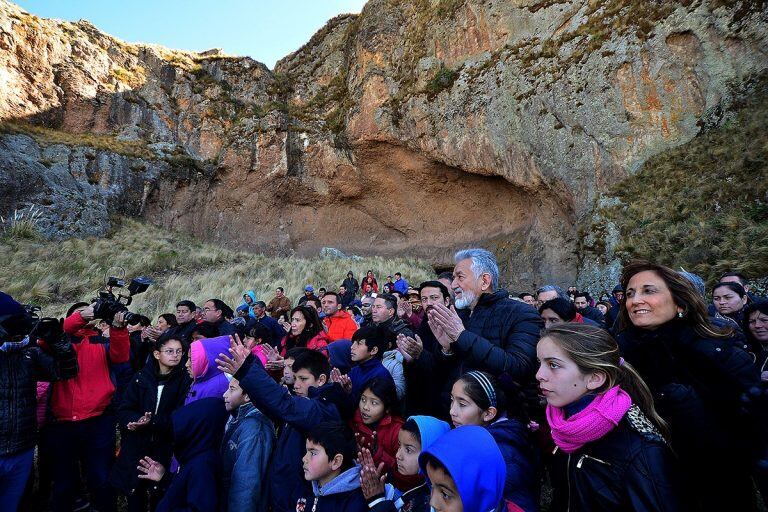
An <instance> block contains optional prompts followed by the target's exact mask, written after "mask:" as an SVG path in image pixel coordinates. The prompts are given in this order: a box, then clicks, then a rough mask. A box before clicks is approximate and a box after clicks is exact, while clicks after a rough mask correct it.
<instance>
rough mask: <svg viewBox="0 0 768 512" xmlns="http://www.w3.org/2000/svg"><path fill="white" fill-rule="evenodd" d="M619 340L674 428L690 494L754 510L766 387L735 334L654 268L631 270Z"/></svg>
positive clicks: (709, 504)
mask: <svg viewBox="0 0 768 512" xmlns="http://www.w3.org/2000/svg"><path fill="white" fill-rule="evenodd" d="M621 284H622V287H623V288H624V290H625V298H624V302H623V303H622V304H621V311H620V312H619V319H618V324H619V328H618V331H619V334H618V336H617V339H618V342H619V346H620V348H621V352H622V355H623V357H624V358H625V359H626V360H627V361H628V362H630V363H631V364H632V365H633V366H634V367H635V368H636V369H637V371H638V372H639V373H640V375H641V376H642V377H643V379H644V380H645V382H646V383H647V384H648V387H649V388H650V390H651V392H652V394H653V397H654V399H655V403H656V407H657V409H658V411H659V414H660V415H661V417H662V418H664V420H665V421H666V422H667V423H668V424H669V427H670V432H671V443H672V446H673V447H674V449H675V452H676V453H677V454H678V456H679V457H680V461H681V465H682V469H683V475H684V478H685V479H686V488H687V490H688V493H689V494H690V495H691V496H695V497H696V498H697V499H698V507H697V509H700V510H744V511H749V510H754V509H755V500H754V492H753V489H752V482H751V477H750V471H751V469H752V467H753V464H754V462H755V458H756V457H757V456H758V454H759V452H760V451H761V450H762V443H763V440H762V438H763V436H764V433H765V432H766V428H767V427H766V425H765V415H764V411H763V409H764V408H765V405H764V404H759V403H753V402H744V401H743V398H744V397H745V396H749V394H750V393H751V392H752V391H753V390H754V389H756V388H757V387H758V386H759V385H760V375H759V373H758V371H757V369H756V368H755V366H754V364H753V359H752V357H751V356H750V355H749V354H748V353H747V352H745V351H744V350H742V349H741V348H740V347H739V346H738V345H737V344H736V343H734V342H735V338H734V336H733V331H732V330H731V329H728V328H726V329H722V328H718V327H716V326H714V325H713V324H712V322H711V320H710V318H709V316H708V314H707V306H706V304H705V303H704V300H703V298H702V297H701V295H700V294H699V293H698V292H697V291H696V290H695V288H694V287H693V285H691V283H690V282H689V281H688V280H687V279H685V278H684V277H683V276H681V275H679V274H678V273H677V272H675V271H674V270H672V269H670V268H668V267H665V266H663V265H656V264H654V263H650V262H647V261H636V262H632V263H630V264H629V265H627V266H626V267H625V268H624V272H623V274H622V277H621Z"/></svg>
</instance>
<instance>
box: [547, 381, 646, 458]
mask: <svg viewBox="0 0 768 512" xmlns="http://www.w3.org/2000/svg"><path fill="white" fill-rule="evenodd" d="M631 406H632V399H631V398H630V396H629V395H628V394H627V393H626V392H624V391H623V390H622V389H621V388H620V387H619V386H614V387H612V388H611V389H609V390H608V391H606V392H605V393H601V394H599V395H597V396H596V397H595V398H594V400H592V402H591V403H590V404H589V405H588V406H587V407H586V408H584V409H583V410H582V411H580V412H578V413H576V414H574V415H573V416H571V417H570V418H568V419H566V418H565V412H564V411H563V409H561V408H559V407H553V406H551V405H547V422H548V423H549V426H550V428H551V429H552V439H553V440H554V441H555V444H556V445H557V446H559V447H560V449H561V450H563V451H564V452H566V453H573V452H575V451H576V450H578V449H579V448H581V447H582V446H584V445H585V444H587V443H590V442H592V441H596V440H597V439H600V438H601V437H603V436H604V435H606V434H607V433H608V432H610V431H611V430H613V429H614V428H615V427H616V425H618V424H619V422H620V421H621V419H622V418H623V417H624V415H625V414H627V411H628V410H629V408H630V407H631Z"/></svg>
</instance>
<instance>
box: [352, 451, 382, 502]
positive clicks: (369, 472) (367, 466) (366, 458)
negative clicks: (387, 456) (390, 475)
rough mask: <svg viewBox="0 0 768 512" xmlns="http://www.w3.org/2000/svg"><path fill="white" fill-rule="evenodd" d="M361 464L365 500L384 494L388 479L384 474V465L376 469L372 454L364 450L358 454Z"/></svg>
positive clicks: (361, 479) (361, 482)
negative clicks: (385, 483)
mask: <svg viewBox="0 0 768 512" xmlns="http://www.w3.org/2000/svg"><path fill="white" fill-rule="evenodd" d="M357 456H358V459H359V462H360V466H361V467H360V489H361V490H362V491H363V495H364V496H365V499H367V500H368V499H371V498H373V497H374V496H378V495H380V494H384V482H385V480H386V479H387V476H386V474H385V473H384V463H383V462H382V463H381V464H379V466H378V467H376V463H375V462H373V457H372V456H371V452H370V451H369V450H368V449H367V448H363V449H362V450H360V452H359V453H358V454H357Z"/></svg>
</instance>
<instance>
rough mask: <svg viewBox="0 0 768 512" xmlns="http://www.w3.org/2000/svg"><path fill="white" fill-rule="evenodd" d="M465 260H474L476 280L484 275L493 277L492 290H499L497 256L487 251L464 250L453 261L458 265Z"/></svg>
mask: <svg viewBox="0 0 768 512" xmlns="http://www.w3.org/2000/svg"><path fill="white" fill-rule="evenodd" d="M464 260H472V273H473V274H474V275H475V278H479V277H480V276H481V275H483V274H488V275H490V276H491V290H493V291H496V290H498V288H499V265H498V263H496V256H494V255H493V253H492V252H490V251H486V250H485V249H480V248H475V249H464V250H463V251H459V252H457V253H456V254H455V255H454V256H453V261H454V262H456V263H458V262H460V261H464Z"/></svg>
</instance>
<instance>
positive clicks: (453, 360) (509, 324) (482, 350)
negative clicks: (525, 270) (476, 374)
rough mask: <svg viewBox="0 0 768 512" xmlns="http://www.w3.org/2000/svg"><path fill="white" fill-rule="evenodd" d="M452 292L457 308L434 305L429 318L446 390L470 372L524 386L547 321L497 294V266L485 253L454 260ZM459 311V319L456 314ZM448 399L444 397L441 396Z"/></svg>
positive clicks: (473, 251) (532, 372)
mask: <svg viewBox="0 0 768 512" xmlns="http://www.w3.org/2000/svg"><path fill="white" fill-rule="evenodd" d="M454 261H455V262H456V266H455V268H454V270H453V282H452V283H451V287H452V288H453V291H454V293H455V296H456V301H455V305H456V306H455V308H454V307H453V306H452V307H451V308H450V309H449V308H448V307H446V306H444V305H443V304H435V305H434V307H432V308H430V310H429V312H428V314H427V319H428V322H429V327H430V329H431V330H432V332H433V334H434V335H435V338H436V339H437V341H438V343H439V346H438V347H437V350H436V351H435V357H436V359H437V361H436V362H437V363H438V365H440V366H441V367H442V371H439V372H437V373H438V374H442V375H444V376H445V377H446V378H447V380H446V382H444V384H445V386H447V388H446V387H445V386H444V388H443V389H448V390H450V387H451V386H452V385H453V382H454V381H455V380H456V379H457V378H458V377H460V376H461V375H463V374H464V373H466V372H467V371H470V370H483V371H486V372H489V373H490V374H492V375H494V376H496V377H499V378H501V379H502V381H503V382H509V381H513V382H514V383H516V384H517V386H518V389H519V387H524V386H526V384H530V383H531V382H532V381H533V378H534V375H535V373H536V368H537V366H536V343H537V342H538V341H539V332H540V331H541V330H542V329H543V328H544V322H543V321H542V320H541V317H540V316H539V315H538V313H537V312H536V310H534V309H533V308H531V307H530V306H528V305H527V304H525V303H522V302H518V301H514V300H512V299H510V298H509V293H508V292H507V291H506V290H503V289H499V267H498V264H497V263H496V258H495V257H494V255H493V254H492V253H490V252H488V251H486V250H485V249H467V250H464V251H459V252H457V253H456V255H455V256H454ZM457 309H458V310H459V311H461V315H460V314H459V313H458V312H457V311H456V310H457ZM443 398H445V397H443Z"/></svg>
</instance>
